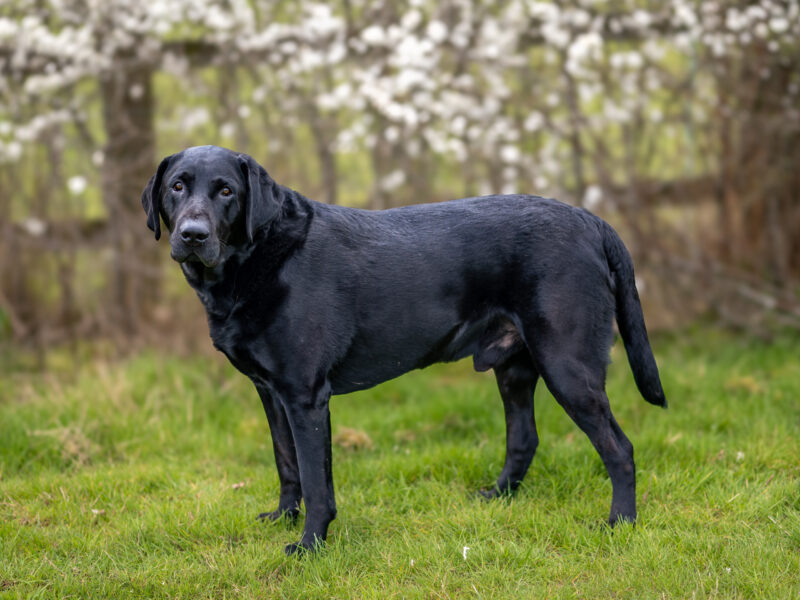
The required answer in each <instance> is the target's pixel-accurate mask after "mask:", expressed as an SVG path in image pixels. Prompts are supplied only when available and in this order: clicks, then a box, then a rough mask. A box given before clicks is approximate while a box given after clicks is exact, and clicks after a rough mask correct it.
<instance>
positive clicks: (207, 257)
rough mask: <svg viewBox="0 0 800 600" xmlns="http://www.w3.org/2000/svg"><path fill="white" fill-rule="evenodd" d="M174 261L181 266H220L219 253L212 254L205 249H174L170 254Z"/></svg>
mask: <svg viewBox="0 0 800 600" xmlns="http://www.w3.org/2000/svg"><path fill="white" fill-rule="evenodd" d="M170 256H171V257H172V260H174V261H175V262H177V263H179V264H183V263H200V264H202V265H203V266H204V267H208V268H213V267H216V266H217V265H218V264H219V252H216V253H212V252H209V251H207V250H206V249H205V248H199V249H197V250H193V249H191V248H177V249H176V248H173V249H172V252H171V253H170Z"/></svg>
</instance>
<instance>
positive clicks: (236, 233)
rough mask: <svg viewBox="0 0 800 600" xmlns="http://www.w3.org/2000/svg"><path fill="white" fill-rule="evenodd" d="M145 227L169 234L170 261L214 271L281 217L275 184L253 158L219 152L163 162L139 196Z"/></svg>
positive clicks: (194, 152)
mask: <svg viewBox="0 0 800 600" xmlns="http://www.w3.org/2000/svg"><path fill="white" fill-rule="evenodd" d="M142 206H143V207H144V211H145V212H146V213H147V226H148V227H149V228H150V229H151V230H152V231H154V232H155V235H156V239H159V238H160V237H161V220H162V219H163V221H164V224H165V225H166V226H167V229H168V230H169V232H170V236H169V242H170V245H171V246H172V258H173V259H175V260H176V261H178V262H179V263H183V262H187V261H199V262H201V263H203V264H204V265H205V266H206V267H215V266H217V265H219V264H220V263H221V262H223V261H224V260H225V258H226V257H227V253H226V252H225V249H226V248H231V247H237V246H240V245H244V244H247V243H250V242H252V241H253V236H254V235H255V232H256V231H258V230H259V229H261V228H263V227H265V226H266V225H269V223H271V222H272V221H273V220H274V219H275V218H276V217H277V216H278V214H279V212H280V203H279V200H278V194H277V193H276V184H275V182H274V181H273V180H272V179H271V178H270V177H269V175H268V174H267V172H266V171H265V170H264V168H263V167H262V166H261V165H259V164H258V163H257V162H256V161H255V160H253V158H252V157H250V156H248V155H246V154H239V153H237V152H233V151H231V150H226V149H225V148H220V147H218V146H197V147H194V148H187V149H186V150H184V151H182V152H179V153H178V154H173V155H172V156H167V157H166V158H165V159H164V160H162V161H161V164H160V165H159V166H158V170H157V171H156V173H155V175H153V176H152V177H151V178H150V181H149V182H148V183H147V185H146V186H145V188H144V191H143V192H142Z"/></svg>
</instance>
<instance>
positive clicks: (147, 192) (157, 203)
mask: <svg viewBox="0 0 800 600" xmlns="http://www.w3.org/2000/svg"><path fill="white" fill-rule="evenodd" d="M171 158H172V155H170V156H167V157H166V158H165V159H164V160H162V161H161V164H160V165H158V169H157V170H156V174H155V175H153V176H152V177H151V178H150V181H148V182H147V185H146V186H144V190H143V191H142V208H144V212H146V213H147V226H148V227H149V228H150V230H151V231H154V232H155V234H156V239H159V238H160V237H161V219H160V215H161V183H162V180H163V178H164V173H165V172H166V170H167V167H168V166H169V161H170V159H171Z"/></svg>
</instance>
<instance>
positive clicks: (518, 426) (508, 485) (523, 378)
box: [481, 349, 539, 498]
mask: <svg viewBox="0 0 800 600" xmlns="http://www.w3.org/2000/svg"><path fill="white" fill-rule="evenodd" d="M494 373H495V377H496V379H497V387H498V388H500V396H501V397H502V398H503V408H504V410H505V413H506V461H505V464H504V465H503V470H502V472H501V473H500V477H498V478H497V484H496V485H495V487H494V489H491V490H485V491H481V494H482V495H483V496H484V497H486V498H495V497H497V496H500V495H502V494H510V493H512V492H514V491H515V490H516V489H517V488H518V487H519V484H520V482H521V481H522V479H523V478H524V477H525V473H527V471H528V467H529V466H530V464H531V460H533V455H534V454H535V453H536V447H537V446H538V445H539V436H538V435H537V433H536V420H535V418H534V414H533V392H534V389H535V388H536V381H537V379H538V378H539V374H538V373H537V371H536V369H535V368H534V366H533V362H531V358H530V354H529V353H528V350H527V349H525V350H523V351H522V352H518V353H517V354H515V355H514V356H512V357H510V358H509V359H507V360H506V361H505V362H503V363H502V364H500V365H498V366H495V367H494Z"/></svg>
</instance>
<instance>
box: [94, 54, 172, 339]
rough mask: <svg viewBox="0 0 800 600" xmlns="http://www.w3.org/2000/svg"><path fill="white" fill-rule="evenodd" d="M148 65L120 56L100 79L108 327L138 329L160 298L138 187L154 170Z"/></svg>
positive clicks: (153, 250)
mask: <svg viewBox="0 0 800 600" xmlns="http://www.w3.org/2000/svg"><path fill="white" fill-rule="evenodd" d="M151 79H152V68H151V67H149V66H147V65H141V64H136V65H133V66H129V65H127V64H125V63H124V61H120V65H119V68H117V69H116V70H115V71H114V72H113V73H109V74H108V75H106V76H105V77H104V78H103V79H101V81H100V89H101V93H102V101H103V123H104V125H105V130H106V135H107V142H106V147H105V156H104V161H103V167H102V175H101V182H102V186H103V197H104V201H105V204H106V207H107V209H108V215H109V225H110V226H109V229H110V232H111V235H112V236H113V240H112V248H113V256H112V259H111V264H110V274H109V276H110V282H111V285H110V290H111V304H110V306H109V314H108V318H110V319H112V320H113V321H114V323H113V324H112V325H111V327H110V329H112V330H114V329H118V327H121V329H122V332H123V333H127V334H132V333H135V332H136V331H138V330H139V329H140V328H141V327H140V326H141V324H142V321H143V320H144V319H146V318H147V316H148V315H149V314H151V313H152V309H153V307H154V306H155V304H156V302H157V301H158V298H159V291H160V287H161V286H160V283H161V277H160V269H159V260H158V257H159V253H158V246H157V245H156V244H155V242H154V240H153V238H152V234H150V233H149V232H148V230H147V229H146V227H145V217H144V214H143V213H142V206H141V192H142V189H143V188H144V186H145V184H146V183H147V181H148V179H149V178H150V176H151V175H152V174H153V172H154V170H155V133H154V127H153V112H154V100H153V90H152V84H151Z"/></svg>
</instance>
